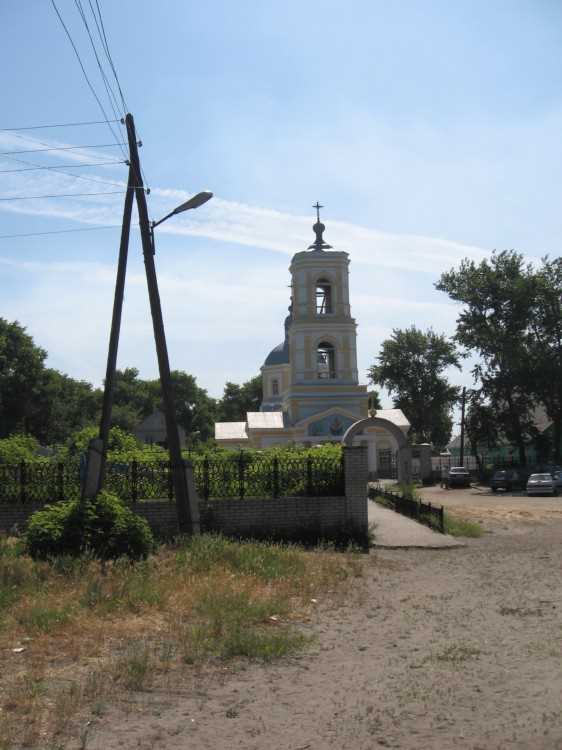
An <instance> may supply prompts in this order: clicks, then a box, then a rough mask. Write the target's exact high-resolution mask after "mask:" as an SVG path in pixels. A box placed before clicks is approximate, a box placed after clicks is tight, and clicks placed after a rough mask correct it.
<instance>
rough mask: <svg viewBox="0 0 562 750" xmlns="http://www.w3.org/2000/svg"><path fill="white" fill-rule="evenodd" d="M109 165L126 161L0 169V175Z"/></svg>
mask: <svg viewBox="0 0 562 750" xmlns="http://www.w3.org/2000/svg"><path fill="white" fill-rule="evenodd" d="M3 158H4V159H11V160H12V161H18V162H21V163H22V164H33V162H31V161H26V160H25V159H16V158H15V157H11V156H6V155H5V154H4V156H3ZM110 164H127V162H126V161H95V162H93V163H92V164H55V166H54V167H46V166H44V165H39V164H37V166H35V167H25V168H20V169H0V174H13V173H14V172H37V170H39V169H46V170H54V171H58V170H59V169H61V168H64V169H82V167H107V166H109V165H110ZM62 174H66V172H62ZM69 176H70V177H75V176H76V175H69Z"/></svg>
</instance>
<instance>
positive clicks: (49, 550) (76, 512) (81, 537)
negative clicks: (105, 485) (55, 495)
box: [25, 492, 154, 560]
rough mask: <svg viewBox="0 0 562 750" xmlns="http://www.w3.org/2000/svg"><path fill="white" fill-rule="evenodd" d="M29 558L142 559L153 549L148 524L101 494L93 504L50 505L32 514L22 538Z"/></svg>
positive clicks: (107, 496)
mask: <svg viewBox="0 0 562 750" xmlns="http://www.w3.org/2000/svg"><path fill="white" fill-rule="evenodd" d="M25 541H26V546H27V550H28V552H29V554H30V555H31V556H32V557H34V558H40V559H46V558H49V557H58V556H60V555H81V554H83V553H84V552H89V554H91V555H93V556H94V557H98V558H101V559H102V560H107V559H113V558H117V557H124V556H125V557H130V558H132V559H135V560H137V559H140V558H145V557H147V556H148V554H149V553H150V552H151V550H152V548H153V546H154V538H153V536H152V532H151V530H150V526H149V525H148V523H147V521H146V520H145V519H144V518H141V517H140V516H137V515H136V514H135V513H133V511H132V510H130V508H127V507H126V506H125V505H123V503H122V502H121V501H120V500H119V498H118V497H116V496H115V495H112V494H110V493H109V492H100V494H99V495H98V496H97V497H96V498H95V500H88V501H86V502H80V501H79V500H71V501H69V502H64V503H57V504H56V505H49V506H47V507H46V508H45V509H44V510H40V511H38V512H37V513H34V514H33V515H32V516H31V518H30V520H29V524H28V527H27V533H26V537H25Z"/></svg>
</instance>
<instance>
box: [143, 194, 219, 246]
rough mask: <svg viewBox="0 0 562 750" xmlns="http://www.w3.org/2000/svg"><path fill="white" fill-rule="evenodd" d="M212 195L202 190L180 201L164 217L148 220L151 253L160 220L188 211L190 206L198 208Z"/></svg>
mask: <svg viewBox="0 0 562 750" xmlns="http://www.w3.org/2000/svg"><path fill="white" fill-rule="evenodd" d="M212 197H213V193H211V192H210V191H209V190H203V191H202V192H201V193H197V195H194V196H193V198H190V199H189V200H188V201H186V202H185V203H182V204H181V205H180V206H178V207H177V208H174V210H173V211H170V213H169V214H166V216H164V218H162V219H159V220H158V221H151V222H150V238H151V240H152V254H153V255H154V229H155V227H157V226H158V225H159V224H162V222H164V221H166V219H169V218H170V216H175V215H176V214H181V213H183V212H184V211H189V210H190V209H191V208H199V206H202V205H203V203H207V201H210V200H211V198H212Z"/></svg>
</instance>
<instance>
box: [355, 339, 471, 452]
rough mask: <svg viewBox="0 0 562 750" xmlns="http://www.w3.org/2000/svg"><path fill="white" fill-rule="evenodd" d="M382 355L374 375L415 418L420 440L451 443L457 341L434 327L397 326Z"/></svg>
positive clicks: (371, 376) (374, 380) (415, 431)
mask: <svg viewBox="0 0 562 750" xmlns="http://www.w3.org/2000/svg"><path fill="white" fill-rule="evenodd" d="M377 359H378V363H377V364H374V365H373V366H372V367H371V368H370V370H369V379H370V380H371V382H372V383H376V384H378V385H380V386H382V387H384V388H387V389H388V390H389V391H390V393H391V395H392V396H393V402H394V406H395V407H396V408H397V409H402V411H403V412H404V414H405V415H406V416H407V417H408V419H409V420H410V423H411V425H412V433H413V436H414V438H415V439H416V440H417V441H418V442H430V443H433V444H434V445H435V446H437V447H442V446H444V445H446V444H447V442H448V441H449V438H450V435H451V428H452V419H451V409H452V406H453V404H454V403H455V401H457V399H458V395H459V389H458V388H457V387H455V386H452V385H450V384H449V382H448V380H447V378H446V377H445V374H444V373H445V370H446V369H447V368H448V367H458V368H460V364H459V355H458V354H457V351H456V349H455V346H454V344H453V343H452V342H451V341H449V340H448V339H447V338H446V337H445V336H443V335H440V334H437V333H435V332H434V331H433V330H432V329H429V330H427V331H426V332H423V331H421V330H419V329H418V328H416V327H415V326H411V328H406V329H404V330H401V329H398V328H395V329H394V330H393V331H392V336H391V337H390V338H389V339H386V341H383V344H382V348H381V351H380V354H379V356H378V358H377Z"/></svg>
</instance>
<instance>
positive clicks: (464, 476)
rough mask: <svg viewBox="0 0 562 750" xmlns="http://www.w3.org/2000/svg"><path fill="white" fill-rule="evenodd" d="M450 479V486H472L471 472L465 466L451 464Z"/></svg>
mask: <svg viewBox="0 0 562 750" xmlns="http://www.w3.org/2000/svg"><path fill="white" fill-rule="evenodd" d="M448 479H449V487H470V472H469V470H468V469H465V467H464V466H451V468H450V469H449V473H448Z"/></svg>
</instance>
